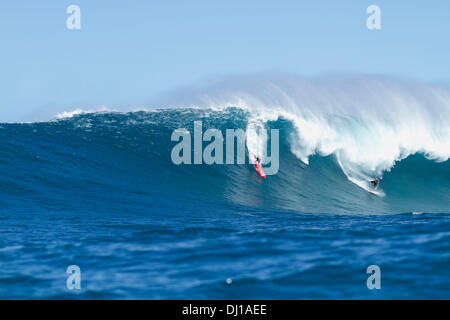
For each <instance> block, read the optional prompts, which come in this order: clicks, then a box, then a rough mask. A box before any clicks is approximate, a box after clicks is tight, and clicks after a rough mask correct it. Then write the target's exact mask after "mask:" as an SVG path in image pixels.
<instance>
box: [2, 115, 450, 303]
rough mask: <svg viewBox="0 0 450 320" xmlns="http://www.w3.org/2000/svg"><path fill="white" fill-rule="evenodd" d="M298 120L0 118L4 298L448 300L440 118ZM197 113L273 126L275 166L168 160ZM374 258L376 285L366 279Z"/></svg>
mask: <svg viewBox="0 0 450 320" xmlns="http://www.w3.org/2000/svg"><path fill="white" fill-rule="evenodd" d="M323 110H324V109H321V112H323ZM316 115H317V114H316ZM415 115H417V113H415ZM297 116H298V114H297ZM303 116H304V117H303V118H302V119H303V120H304V119H310V120H311V121H310V122H308V123H307V122H302V121H300V120H299V119H300V118H299V117H294V116H292V114H291V115H289V114H288V113H286V112H284V113H278V114H277V115H274V114H270V117H266V118H264V116H262V115H261V113H259V114H258V115H255V113H254V110H249V109H245V108H240V107H227V108H222V109H217V108H206V109H203V108H175V109H159V110H153V111H136V112H107V111H105V112H90V113H75V114H71V115H70V116H67V117H62V118H60V119H54V120H51V121H44V122H34V123H9V124H8V123H2V124H1V125H0V142H1V149H0V172H1V173H0V235H1V236H0V298H2V299H29V298H31V299H390V298H399V299H422V298H425V299H449V298H450V192H449V191H450V179H449V178H450V161H448V154H449V152H450V150H449V149H446V148H447V147H448V146H449V144H448V143H449V141H448V135H446V134H448V133H449V132H450V131H449V129H448V128H449V127H448V122H447V123H446V122H444V121H443V122H442V123H441V126H440V127H439V123H440V122H436V121H434V122H433V130H434V131H432V133H430V134H429V135H428V136H427V135H426V133H427V132H428V131H425V130H424V129H423V128H424V127H423V126H420V125H418V124H417V123H418V122H411V121H409V122H408V123H409V124H410V126H406V128H407V129H411V130H413V131H414V132H418V134H420V136H417V137H414V136H413V134H412V133H411V134H410V135H409V136H407V139H409V140H401V139H402V137H405V134H404V131H401V130H406V129H405V126H403V125H400V124H397V125H394V124H393V123H392V121H391V120H390V119H383V122H381V121H380V122H378V123H376V124H374V125H371V123H370V121H367V119H366V118H364V117H363V116H362V115H361V114H360V113H357V112H355V111H354V110H352V111H351V112H349V113H348V114H345V113H340V114H339V116H338V117H334V118H333V117H330V116H329V114H328V115H327V116H323V117H322V118H321V117H314V115H313V114H309V115H308V114H306V115H305V114H303ZM417 116H418V117H419V118H420V117H421V116H420V115H417ZM406 118H408V117H406ZM421 118H422V121H425V120H424V119H423V117H421ZM324 119H325V120H326V121H327V122H326V123H327V124H328V127H327V128H325V127H324V126H321V125H323V124H324V122H323V121H325V120H324ZM409 120H411V119H409ZM194 121H202V125H203V130H204V131H205V130H207V129H208V128H216V129H218V130H219V131H221V132H225V130H226V129H228V128H232V129H238V128H241V129H243V130H246V132H248V131H249V130H252V128H255V123H257V124H258V126H260V125H262V126H265V127H266V128H272V129H273V128H276V129H277V130H279V169H278V172H277V173H276V174H273V175H268V176H267V178H266V179H262V178H261V177H260V176H259V175H258V174H257V173H256V171H255V169H254V167H253V165H252V164H251V163H249V162H251V161H249V158H248V157H249V155H248V154H247V155H246V157H247V158H246V159H247V161H246V163H245V164H222V165H221V164H211V165H209V164H205V163H203V164H179V165H177V164H174V163H173V161H172V159H171V151H172V150H173V148H174V146H175V145H176V144H177V142H176V141H171V135H172V133H173V132H174V130H176V129H178V128H184V129H185V130H186V131H188V132H193V129H194ZM314 121H315V122H314ZM320 121H322V122H320ZM319 123H321V125H319ZM380 123H384V125H385V127H384V131H383V133H382V134H381V135H380V133H379V132H381V131H377V130H381V129H380ZM389 126H390V127H389ZM411 126H414V127H413V128H411ZM305 127H307V128H309V130H307V131H302V130H304V128H305ZM394 129H398V130H400V131H396V132H394ZM333 130H334V131H333ZM389 130H390V131H389ZM352 132H353V133H354V134H353V135H352ZM355 132H356V133H355ZM312 133H314V134H312ZM394 133H395V134H394ZM428 133H429V132H428ZM325 136H326V138H324V137H325ZM330 137H332V138H330ZM374 137H375V138H374ZM393 137H397V138H395V139H396V140H395V139H394V138H393ZM425 138H427V139H428V140H427V141H428V143H429V149H426V148H424V147H423V146H424V145H426V144H425ZM269 139H270V138H269ZM371 139H372V140H371ZM377 139H378V140H377ZM405 139H406V138H405ZM411 139H412V141H413V142H412V143H411ZM420 139H422V140H420ZM266 142H267V141H266ZM394 143H395V144H396V146H397V149H395V148H393V145H394ZM204 144H205V145H206V144H207V143H206V142H204ZM247 148H248V149H249V150H248V151H249V153H250V151H252V152H253V153H257V152H258V150H256V151H255V150H250V149H252V148H254V144H253V147H252V144H251V141H247ZM256 149H258V148H256ZM263 167H264V165H263ZM374 176H378V177H380V178H381V182H380V187H379V189H378V190H377V191H376V192H375V190H370V186H369V184H368V180H369V179H371V178H372V177H374ZM369 191H374V192H375V193H374V192H369ZM71 265H76V266H78V267H79V270H80V281H81V282H80V289H75V290H73V288H72V289H71V288H69V286H68V284H67V281H68V277H69V276H70V275H69V274H67V273H66V270H67V268H68V267H69V266H71ZM371 265H375V266H378V267H379V270H380V286H381V287H380V289H369V288H368V286H367V279H368V278H369V277H370V276H371V274H370V273H368V272H367V268H368V267H369V266H371Z"/></svg>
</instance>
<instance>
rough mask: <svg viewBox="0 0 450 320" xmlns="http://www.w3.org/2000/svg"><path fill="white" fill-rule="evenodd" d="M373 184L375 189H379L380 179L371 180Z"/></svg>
mask: <svg viewBox="0 0 450 320" xmlns="http://www.w3.org/2000/svg"><path fill="white" fill-rule="evenodd" d="M370 183H371V184H373V187H374V188H375V190H376V189H378V186H379V185H380V179H378V178H377V177H375V180H371V181H370Z"/></svg>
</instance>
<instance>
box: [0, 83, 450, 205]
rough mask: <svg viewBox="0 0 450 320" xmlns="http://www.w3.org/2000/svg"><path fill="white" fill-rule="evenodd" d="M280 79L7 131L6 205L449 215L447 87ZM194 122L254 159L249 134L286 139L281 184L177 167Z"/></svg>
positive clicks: (212, 168)
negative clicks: (226, 135) (235, 141)
mask: <svg viewBox="0 0 450 320" xmlns="http://www.w3.org/2000/svg"><path fill="white" fill-rule="evenodd" d="M278 80H279V81H276V82H274V81H273V80H271V81H268V80H264V81H260V82H259V83H258V85H256V84H255V83H253V82H252V83H251V85H250V84H249V83H245V81H244V82H242V81H241V82H240V83H239V82H234V83H233V85H221V86H219V87H220V89H218V88H209V89H208V90H205V91H203V92H201V94H199V95H197V97H200V98H199V99H198V100H197V101H196V102H192V101H190V102H186V104H188V105H191V106H192V105H195V106H197V108H192V107H183V108H174V109H160V110H155V111H150V112H145V111H141V112H129V113H119V112H105V111H104V112H97V113H83V112H80V111H77V112H75V113H74V114H65V115H66V116H68V117H65V118H64V117H63V118H61V119H58V120H54V121H49V122H42V123H31V124H2V128H1V130H0V139H1V141H2V145H3V148H2V150H1V152H0V155H1V156H0V159H1V167H2V172H3V175H2V189H3V190H2V200H3V202H4V204H5V206H8V205H11V201H10V200H12V199H13V198H14V199H15V198H17V197H22V196H23V195H22V193H21V192H18V190H21V191H22V192H26V194H27V195H28V196H29V197H28V202H27V203H28V204H30V203H31V205H32V206H35V205H38V206H39V205H40V206H42V205H45V206H50V207H51V206H56V207H61V206H63V207H67V206H70V205H69V204H70V203H72V208H73V207H80V206H81V207H84V208H85V206H88V208H92V206H94V207H96V208H98V207H99V203H100V204H101V202H102V201H111V199H115V200H114V201H125V202H127V201H132V202H133V203H134V206H133V207H132V209H131V208H130V210H139V208H144V207H148V205H149V204H152V205H154V204H155V203H158V201H159V199H163V198H164V199H166V200H167V199H174V201H180V202H183V201H196V202H198V203H200V202H199V201H203V202H208V203H214V205H217V206H219V207H220V206H223V205H228V204H233V205H243V206H249V207H252V208H258V207H261V208H262V207H264V208H284V209H290V210H296V211H301V212H329V213H349V212H351V213H400V212H446V213H448V212H450V196H449V194H450V192H449V191H450V179H449V178H450V164H449V161H448V158H449V155H450V136H449V135H450V127H449V123H450V121H449V120H450V111H449V110H450V109H449V108H450V105H449V101H450V93H449V91H448V90H447V89H445V88H441V87H436V86H430V85H423V84H417V83H407V82H398V81H386V80H380V79H376V78H369V79H358V80H355V79H348V80H345V81H343V80H342V79H341V80H340V81H339V82H337V81H336V82H334V81H330V80H328V81H324V80H315V81H305V80H299V79H290V80H289V81H287V80H286V79H278ZM224 88H225V89H224ZM199 120H201V121H202V122H203V127H204V128H203V129H204V130H206V129H208V128H217V129H220V130H222V131H223V132H225V129H238V128H242V129H244V130H246V132H247V138H248V140H247V148H248V149H249V151H251V152H252V148H254V147H253V146H254V145H255V143H254V141H253V140H252V139H253V138H252V137H254V134H252V133H254V130H256V129H257V128H262V127H263V128H267V129H269V128H272V129H279V130H280V169H279V172H278V174H276V175H274V176H270V177H268V179H266V180H262V179H260V177H259V176H258V175H257V174H256V173H255V171H254V169H253V167H252V166H251V165H248V164H247V165H206V164H202V165H183V164H182V165H178V166H177V165H175V164H173V163H172V161H171V158H170V153H171V149H172V148H173V146H174V145H175V144H176V143H175V142H172V141H171V140H170V137H171V133H172V132H173V130H175V129H178V128H185V129H187V130H188V131H191V132H193V124H194V121H199ZM254 152H257V151H254V150H253V152H252V153H254ZM374 176H380V177H382V178H383V179H382V182H381V187H380V190H379V193H378V194H377V195H374V194H372V193H369V192H367V191H366V190H369V187H368V181H369V180H370V179H371V178H373V177H374ZM22 199H23V198H22ZM80 199H82V201H81V202H80ZM16 200H17V201H19V199H16ZM13 203H14V202H13ZM62 204H64V205H62ZM139 204H142V206H141V205H139ZM89 205H91V206H89ZM100 207H101V205H100ZM22 209H23V208H22ZM85 209H86V208H85Z"/></svg>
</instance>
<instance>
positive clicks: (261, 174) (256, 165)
mask: <svg viewBox="0 0 450 320" xmlns="http://www.w3.org/2000/svg"><path fill="white" fill-rule="evenodd" d="M255 169H256V172H258V173H259V175H260V176H261V177H263V178H264V179H265V178H266V174H265V173H264V171H263V169H262V168H261V165H260V164H259V163H256V162H255Z"/></svg>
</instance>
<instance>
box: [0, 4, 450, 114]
mask: <svg viewBox="0 0 450 320" xmlns="http://www.w3.org/2000/svg"><path fill="white" fill-rule="evenodd" d="M71 4H75V5H78V6H80V8H81V27H82V29H81V30H68V29H67V28H66V19H67V17H68V16H69V15H68V14H67V13H66V8H67V7H68V6H69V5H71ZM371 4H376V5H378V6H379V7H380V8H381V24H382V29H381V30H368V29H367V28H366V19H367V17H368V15H367V14H366V8H367V7H368V6H369V5H371ZM449 12H450V2H448V1H444V0H442V1H432V2H426V1H420V2H419V1H417V2H414V3H413V2H411V1H364V0H353V1H350V0H342V1H332V0H329V1H301V0H293V1H282V0H280V1H264V0H238V1H237V0H227V1H211V0H207V1H197V0H193V1H111V0H109V1H103V0H72V1H63V0H58V1H55V0H39V1H36V0H19V1H8V2H6V1H4V2H3V3H2V4H1V9H0V39H1V43H2V45H1V50H0V59H1V61H2V63H1V70H0V87H1V88H2V90H1V97H2V101H1V105H0V121H35V120H44V119H48V118H51V117H52V116H54V115H56V114H57V113H58V112H61V111H64V110H73V109H75V108H83V109H90V108H94V107H95V106H99V105H106V106H108V107H111V108H116V109H123V110H126V109H131V108H136V107H151V106H152V105H154V102H155V101H157V100H158V97H159V96H161V95H162V94H164V93H165V92H167V91H170V90H173V89H176V88H178V87H182V86H185V85H199V84H200V85H201V84H202V83H206V82H208V81H209V80H210V79H217V78H220V77H222V76H228V75H234V74H252V73H264V72H277V73H279V72H289V73H294V74H299V75H303V76H315V75H321V74H329V73H332V74H336V73H337V74H349V73H350V74H355V73H356V74H382V75H384V74H386V75H394V76H401V77H407V78H413V79H417V80H420V81H427V82H438V83H445V84H448V83H450V81H449V79H450V76H449V70H450V61H449V52H450V42H449V41H448V34H449V33H450V19H449V18H448V17H449Z"/></svg>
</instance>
